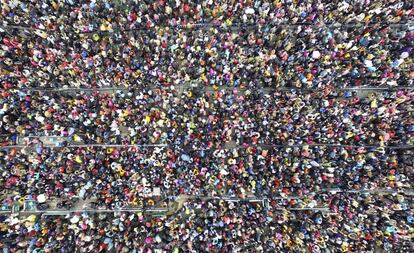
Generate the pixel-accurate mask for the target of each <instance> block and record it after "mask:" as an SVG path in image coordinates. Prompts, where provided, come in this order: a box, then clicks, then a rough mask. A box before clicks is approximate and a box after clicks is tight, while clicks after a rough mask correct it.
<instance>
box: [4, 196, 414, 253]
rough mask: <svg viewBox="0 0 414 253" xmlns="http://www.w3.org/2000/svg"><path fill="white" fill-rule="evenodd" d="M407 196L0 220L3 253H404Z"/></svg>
mask: <svg viewBox="0 0 414 253" xmlns="http://www.w3.org/2000/svg"><path fill="white" fill-rule="evenodd" d="M413 203H414V201H413V196H409V195H404V194H396V195H381V194H377V193H375V194H348V193H346V194H344V193H342V194H339V193H338V194H333V195H330V196H329V205H328V207H329V210H328V211H314V210H287V209H277V208H275V207H274V206H272V205H271V204H268V203H262V202H248V201H240V202H227V201H223V200H201V199H194V200H191V201H188V202H186V203H185V204H184V206H183V207H182V208H181V209H180V210H179V212H177V213H176V214H174V215H171V216H160V217H154V216H149V214H148V213H142V212H137V213H134V212H116V213H86V212H85V213H73V214H70V215H66V216H43V217H42V218H39V217H36V216H34V215H32V216H28V217H27V218H17V217H14V216H10V217H6V216H0V222H1V223H0V224H1V227H0V238H1V240H0V246H2V247H3V250H5V252H24V251H23V250H26V249H27V250H28V251H30V252H62V253H70V252H123V253H127V252H133V253H138V252H154V253H157V252H174V253H178V252H313V253H319V252H381V251H385V252H411V251H413V249H414V245H413V243H412V239H413V236H414V224H413V223H414V217H413V208H414V206H413Z"/></svg>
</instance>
